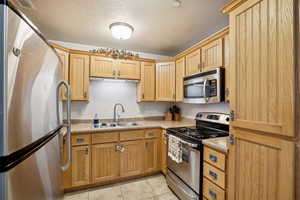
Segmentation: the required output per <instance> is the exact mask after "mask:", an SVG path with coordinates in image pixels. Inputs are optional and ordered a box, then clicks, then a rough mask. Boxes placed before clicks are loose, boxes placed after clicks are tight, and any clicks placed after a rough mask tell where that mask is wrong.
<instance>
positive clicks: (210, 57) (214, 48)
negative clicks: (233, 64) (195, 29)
mask: <svg viewBox="0 0 300 200" xmlns="http://www.w3.org/2000/svg"><path fill="white" fill-rule="evenodd" d="M201 57H202V59H201V70H202V71H207V70H209V69H211V68H216V67H221V66H223V38H219V39H217V40H214V41H212V42H210V43H208V44H207V45H205V46H203V47H202V48H201Z"/></svg>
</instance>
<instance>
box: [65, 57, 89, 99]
mask: <svg viewBox="0 0 300 200" xmlns="http://www.w3.org/2000/svg"><path fill="white" fill-rule="evenodd" d="M89 60H90V59H89V56H88V55H82V54H70V86H71V99H72V100H79V101H86V100H88V99H89V68H90V67H89V65H90V62H89Z"/></svg>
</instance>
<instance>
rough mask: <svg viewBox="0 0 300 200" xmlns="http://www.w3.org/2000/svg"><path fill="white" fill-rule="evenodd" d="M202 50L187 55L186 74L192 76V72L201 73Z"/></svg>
mask: <svg viewBox="0 0 300 200" xmlns="http://www.w3.org/2000/svg"><path fill="white" fill-rule="evenodd" d="M200 59H201V52H200V49H197V50H196V51H193V52H192V53H190V54H188V55H187V56H186V57H185V63H186V66H185V75H186V76H190V75H192V74H196V73H199V72H200V71H201V68H200Z"/></svg>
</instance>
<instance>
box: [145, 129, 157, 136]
mask: <svg viewBox="0 0 300 200" xmlns="http://www.w3.org/2000/svg"><path fill="white" fill-rule="evenodd" d="M159 135H160V129H147V130H145V138H156V137H159Z"/></svg>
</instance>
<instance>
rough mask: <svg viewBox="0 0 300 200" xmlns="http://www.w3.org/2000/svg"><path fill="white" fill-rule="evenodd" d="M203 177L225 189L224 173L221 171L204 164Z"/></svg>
mask: <svg viewBox="0 0 300 200" xmlns="http://www.w3.org/2000/svg"><path fill="white" fill-rule="evenodd" d="M203 175H204V176H205V177H206V178H207V179H209V180H211V181H212V182H213V183H215V184H217V185H218V186H220V187H221V188H223V189H225V173H224V172H222V171H221V170H219V169H217V168H215V167H213V166H212V165H210V164H208V163H206V162H204V168H203Z"/></svg>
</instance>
